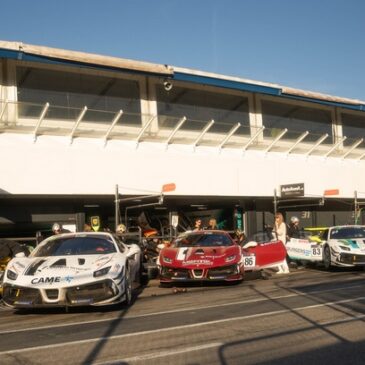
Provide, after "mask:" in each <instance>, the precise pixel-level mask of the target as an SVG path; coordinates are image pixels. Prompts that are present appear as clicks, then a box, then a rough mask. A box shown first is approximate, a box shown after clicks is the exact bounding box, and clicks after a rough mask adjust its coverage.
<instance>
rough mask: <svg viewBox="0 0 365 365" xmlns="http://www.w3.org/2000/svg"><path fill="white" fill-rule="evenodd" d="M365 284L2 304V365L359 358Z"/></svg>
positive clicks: (302, 273)
mask: <svg viewBox="0 0 365 365" xmlns="http://www.w3.org/2000/svg"><path fill="white" fill-rule="evenodd" d="M248 279H250V278H249V277H248ZM364 287H365V273H364V272H363V271H349V270H338V271H336V272H331V273H327V272H324V271H321V270H316V269H306V270H297V271H294V272H292V273H291V274H289V275H282V276H279V275H275V276H273V277H272V278H271V280H265V281H263V280H254V277H252V276H251V280H246V281H244V282H243V283H242V284H239V285H235V286H209V287H199V286H197V287H189V288H188V292H187V293H181V294H173V293H172V290H171V289H162V288H159V287H158V283H157V281H151V282H150V283H149V285H148V286H147V287H145V288H142V289H141V290H140V291H139V293H137V294H138V296H137V298H136V301H135V302H134V303H133V305H132V306H131V307H130V308H128V309H127V308H124V307H119V308H92V309H90V308H85V309H84V308H83V309H72V310H71V311H70V313H65V311H64V310H62V309H56V310H55V309H52V310H38V311H30V312H25V313H23V312H18V311H14V310H11V309H5V308H1V309H0V318H1V321H0V363H1V364H22V363H24V364H46V363H47V364H59V363H67V364H91V363H97V364H127V363H128V364H129V363H142V364H143V363H148V364H152V363H156V364H159V363H161V362H164V363H173V364H188V363H189V364H235V363H237V364H240V363H243V362H244V363H247V364H250V363H255V364H257V363H262V364H264V363H269V362H270V363H275V361H276V362H277V363H279V362H280V364H286V363H287V364H294V363H295V364H298V363H308V362H309V361H310V359H317V360H318V358H321V362H322V363H324V364H325V363H327V361H328V363H329V362H330V361H332V362H333V361H334V362H336V363H337V362H338V360H339V359H340V358H341V357H342V360H341V362H342V363H345V364H350V363H351V364H357V363H358V364H360V363H361V364H363V363H364V361H365V360H364V359H365V350H364V349H363V348H364V344H365V330H364V327H365V326H364V323H363V322H364V320H365V317H364V316H365V291H364Z"/></svg>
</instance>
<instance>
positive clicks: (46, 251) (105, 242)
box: [32, 236, 116, 257]
mask: <svg viewBox="0 0 365 365" xmlns="http://www.w3.org/2000/svg"><path fill="white" fill-rule="evenodd" d="M113 252H116V247H115V244H114V243H113V242H112V241H111V240H109V239H108V238H106V237H100V236H94V237H91V236H77V237H74V236H72V237H60V238H56V239H53V240H50V241H48V242H47V243H45V244H42V245H40V246H39V247H38V248H37V249H35V250H34V251H33V253H32V256H33V257H44V256H66V255H101V254H108V253H113Z"/></svg>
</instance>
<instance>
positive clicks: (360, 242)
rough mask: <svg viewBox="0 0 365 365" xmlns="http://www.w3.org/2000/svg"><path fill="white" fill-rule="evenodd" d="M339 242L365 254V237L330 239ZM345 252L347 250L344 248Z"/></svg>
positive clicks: (332, 241) (340, 244)
mask: <svg viewBox="0 0 365 365" xmlns="http://www.w3.org/2000/svg"><path fill="white" fill-rule="evenodd" d="M329 243H330V244H331V243H334V244H337V245H338V246H343V247H347V248H348V249H350V251H352V252H358V253H363V254H365V239H364V238H353V239H338V240H330V242H329ZM344 251H345V252H346V251H347V250H344Z"/></svg>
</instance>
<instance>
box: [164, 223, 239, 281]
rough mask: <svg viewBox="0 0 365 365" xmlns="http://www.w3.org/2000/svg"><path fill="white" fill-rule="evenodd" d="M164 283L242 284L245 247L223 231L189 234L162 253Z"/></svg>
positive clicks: (178, 239) (175, 241)
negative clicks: (217, 282)
mask: <svg viewBox="0 0 365 365" xmlns="http://www.w3.org/2000/svg"><path fill="white" fill-rule="evenodd" d="M158 265H159V269H160V283H161V284H162V285H163V284H170V283H177V282H195V281H241V280H242V279H243V271H244V270H243V260H242V248H241V246H240V245H238V244H237V243H236V242H235V241H233V239H232V238H231V237H230V236H229V234H228V233H226V232H223V231H209V230H207V231H194V232H186V233H184V234H182V235H181V236H179V237H178V238H176V239H175V240H174V241H173V242H172V243H171V245H169V246H168V247H165V248H163V249H162V250H161V252H160V255H159V258H158Z"/></svg>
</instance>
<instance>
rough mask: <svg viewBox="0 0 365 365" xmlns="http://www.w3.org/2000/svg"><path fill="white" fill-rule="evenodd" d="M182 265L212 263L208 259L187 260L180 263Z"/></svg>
mask: <svg viewBox="0 0 365 365" xmlns="http://www.w3.org/2000/svg"><path fill="white" fill-rule="evenodd" d="M182 264H183V265H212V264H213V262H212V261H210V260H188V261H184V262H183V263H182Z"/></svg>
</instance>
